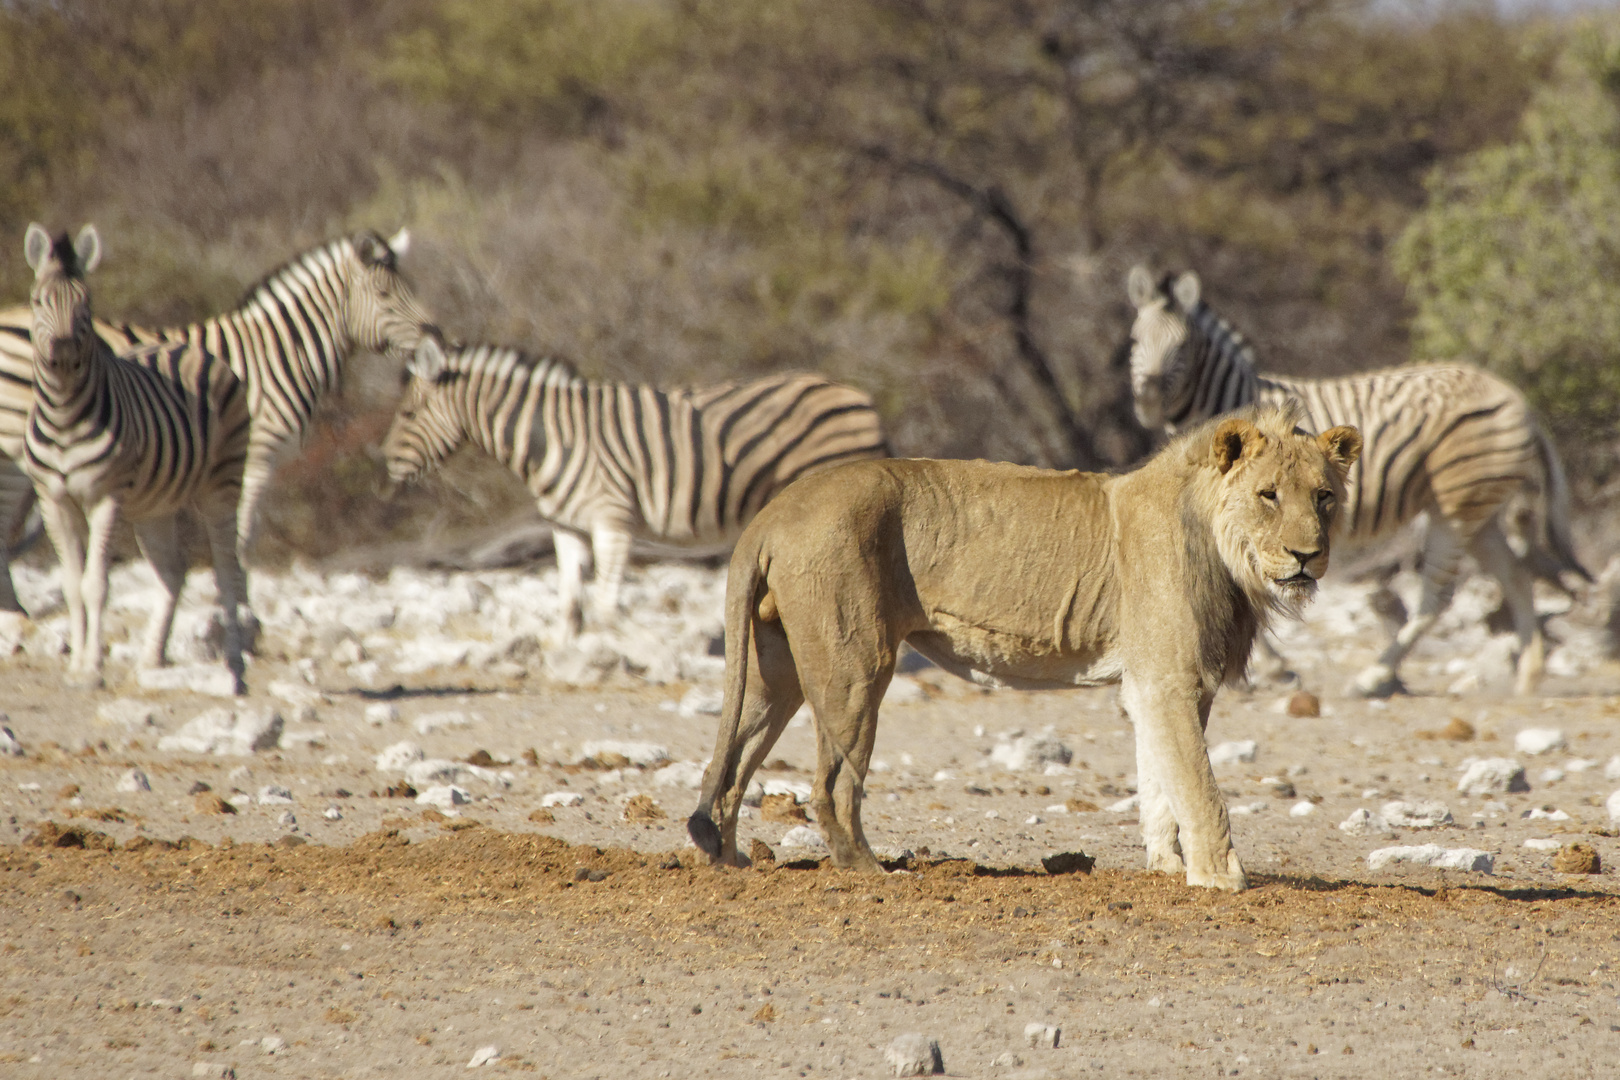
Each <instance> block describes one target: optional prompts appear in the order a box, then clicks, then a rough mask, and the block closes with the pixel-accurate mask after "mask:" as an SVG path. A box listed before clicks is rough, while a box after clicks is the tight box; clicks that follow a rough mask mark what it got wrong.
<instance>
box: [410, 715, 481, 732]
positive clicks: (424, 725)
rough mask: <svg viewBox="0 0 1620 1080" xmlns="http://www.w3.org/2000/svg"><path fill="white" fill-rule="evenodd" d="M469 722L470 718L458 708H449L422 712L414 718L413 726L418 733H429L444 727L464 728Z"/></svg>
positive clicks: (441, 729)
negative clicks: (443, 710) (440, 710)
mask: <svg viewBox="0 0 1620 1080" xmlns="http://www.w3.org/2000/svg"><path fill="white" fill-rule="evenodd" d="M471 723H472V718H471V717H469V716H468V715H467V714H466V713H464V712H462V711H461V710H460V709H449V710H447V711H445V712H432V713H423V714H422V715H421V716H418V717H417V718H416V724H415V725H414V726H415V728H416V733H417V734H418V735H431V734H433V733H434V732H435V731H443V730H444V729H445V728H464V727H467V726H469V725H470V724H471Z"/></svg>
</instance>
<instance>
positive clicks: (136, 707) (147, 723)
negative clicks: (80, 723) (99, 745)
mask: <svg viewBox="0 0 1620 1080" xmlns="http://www.w3.org/2000/svg"><path fill="white" fill-rule="evenodd" d="M157 713H158V710H157V707H156V706H154V705H153V704H152V703H151V702H148V701H140V700H138V699H136V698H119V699H118V700H117V701H109V702H107V703H106V704H104V705H102V706H100V707H99V708H97V709H96V722H97V723H98V724H108V725H115V726H118V727H125V728H130V729H134V728H142V727H152V726H154V725H155V724H156V723H157Z"/></svg>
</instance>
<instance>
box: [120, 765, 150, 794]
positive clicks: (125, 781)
mask: <svg viewBox="0 0 1620 1080" xmlns="http://www.w3.org/2000/svg"><path fill="white" fill-rule="evenodd" d="M117 790H118V791H151V790H152V781H150V780H148V779H147V778H146V774H145V773H144V772H142V771H141V770H139V769H130V770H129V771H128V772H126V773H125V774H124V775H123V776H120V777H119V778H118V787H117Z"/></svg>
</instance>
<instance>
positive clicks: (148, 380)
mask: <svg viewBox="0 0 1620 1080" xmlns="http://www.w3.org/2000/svg"><path fill="white" fill-rule="evenodd" d="M23 253H24V255H25V256H26V257H27V260H28V265H29V267H30V268H31V269H32V270H33V271H34V286H33V290H32V292H31V294H30V296H29V306H30V310H31V311H32V312H33V333H32V340H33V368H34V371H33V376H34V377H33V385H34V387H35V393H34V403H33V408H32V409H31V410H30V411H29V415H28V427H27V431H26V433H25V434H24V438H23V454H22V468H23V471H24V472H25V473H26V474H27V475H28V478H29V479H30V480H31V481H33V485H34V489H35V490H36V491H37V492H38V495H39V500H40V507H41V510H42V512H43V516H44V518H45V527H46V530H47V531H48V532H49V533H50V537H51V542H52V543H53V544H54V545H55V547H56V552H57V558H58V559H59V561H60V562H61V564H62V592H63V595H64V597H65V599H66V600H67V605H68V618H69V624H70V626H71V634H70V638H71V640H70V648H71V653H72V656H71V661H70V665H69V670H70V672H72V673H73V674H75V675H77V676H78V677H79V678H80V679H81V680H82V681H84V682H85V683H86V684H88V685H90V686H100V685H101V682H102V678H101V673H102V618H103V616H104V614H105V611H106V604H107V572H108V569H109V567H108V542H109V541H110V540H111V538H112V530H113V527H114V525H115V524H116V523H117V521H118V517H119V515H120V514H122V515H123V516H125V517H127V518H129V520H130V522H131V524H133V525H134V527H135V535H136V538H137V540H138V541H139V543H140V547H141V552H142V553H143V554H144V555H145V556H146V559H147V561H148V562H149V563H151V565H152V570H153V572H154V573H156V575H157V578H158V581H159V583H160V584H161V585H162V588H163V599H162V601H161V602H160V603H159V605H158V608H157V610H155V611H154V612H153V613H152V616H151V620H150V622H149V623H148V625H147V632H146V637H145V641H144V645H143V648H142V652H141V662H142V664H143V665H145V666H148V667H161V666H162V665H163V663H164V653H165V651H166V650H167V646H168V639H169V630H170V628H171V626H172V625H173V622H174V609H175V603H176V601H177V600H178V599H179V595H180V589H181V588H182V587H183V586H184V585H185V578H186V562H185V558H184V556H183V554H182V552H181V548H180V544H179V537H178V533H177V530H176V523H177V522H176V516H177V514H178V512H179V511H180V509H181V508H182V507H186V506H190V507H192V508H193V509H194V510H195V511H196V512H197V514H198V516H199V517H200V518H201V519H202V521H203V524H204V526H205V527H206V529H207V532H208V541H209V546H210V547H211V548H212V549H213V556H214V582H215V585H216V586H217V588H218V591H219V602H220V609H221V613H222V616H223V621H224V627H225V662H226V666H227V667H228V668H229V669H230V672H231V676H232V679H233V682H234V688H235V690H236V692H237V693H238V694H241V693H245V692H246V686H245V685H244V682H243V670H244V669H243V663H242V634H241V627H240V625H239V624H238V619H237V608H238V605H239V604H240V603H241V601H242V599H243V597H244V593H245V591H246V586H247V581H246V578H245V576H244V574H243V572H242V566H241V563H240V561H239V560H238V558H237V552H236V507H237V503H238V502H239V499H240V496H241V493H242V470H243V464H244V462H245V461H246V460H247V454H248V443H249V437H250V428H251V423H250V417H249V415H248V408H247V388H246V387H245V386H244V385H243V383H242V382H240V381H239V380H238V379H237V378H236V376H235V375H233V374H232V373H231V371H230V369H229V368H227V367H226V366H225V365H224V364H222V363H221V362H220V361H219V359H218V358H217V357H215V356H214V355H212V354H211V353H209V352H208V351H207V350H205V349H203V348H201V347H199V346H197V345H193V344H188V343H183V342H182V343H176V344H161V345H155V346H152V347H150V348H147V349H145V350H141V351H138V352H137V353H135V354H134V355H132V356H131V357H128V358H124V357H120V356H118V355H117V354H116V353H114V352H113V350H112V348H111V346H109V345H108V344H107V343H106V342H105V341H104V340H102V339H101V338H100V337H99V336H98V335H97V334H96V333H95V330H94V328H93V326H92V323H91V316H90V292H89V290H88V288H86V286H85V281H84V275H86V274H88V273H89V272H90V271H92V270H94V269H95V268H96V265H97V264H98V263H99V262H100V261H101V238H100V235H99V234H98V233H97V232H96V230H95V227H94V226H91V225H87V226H85V227H84V229H82V230H81V231H80V233H79V236H78V238H77V240H76V241H74V242H73V243H69V241H68V237H67V234H66V233H63V234H61V235H60V236H58V237H57V238H56V239H54V240H53V239H52V238H51V235H50V234H49V233H48V232H46V230H45V228H44V227H43V226H41V225H39V224H37V223H36V224H32V225H29V226H28V231H27V233H26V234H25V236H24V238H23ZM81 515H82V516H81ZM86 531H88V534H89V536H88V543H87V542H86V535H85V534H86Z"/></svg>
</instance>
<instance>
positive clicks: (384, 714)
mask: <svg viewBox="0 0 1620 1080" xmlns="http://www.w3.org/2000/svg"><path fill="white" fill-rule="evenodd" d="M398 720H399V706H397V705H395V704H394V703H393V702H391V701H373V702H372V703H371V704H370V705H367V706H366V723H368V724H370V725H371V726H372V727H382V726H383V725H384V724H392V723H396V722H397V721H398Z"/></svg>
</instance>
